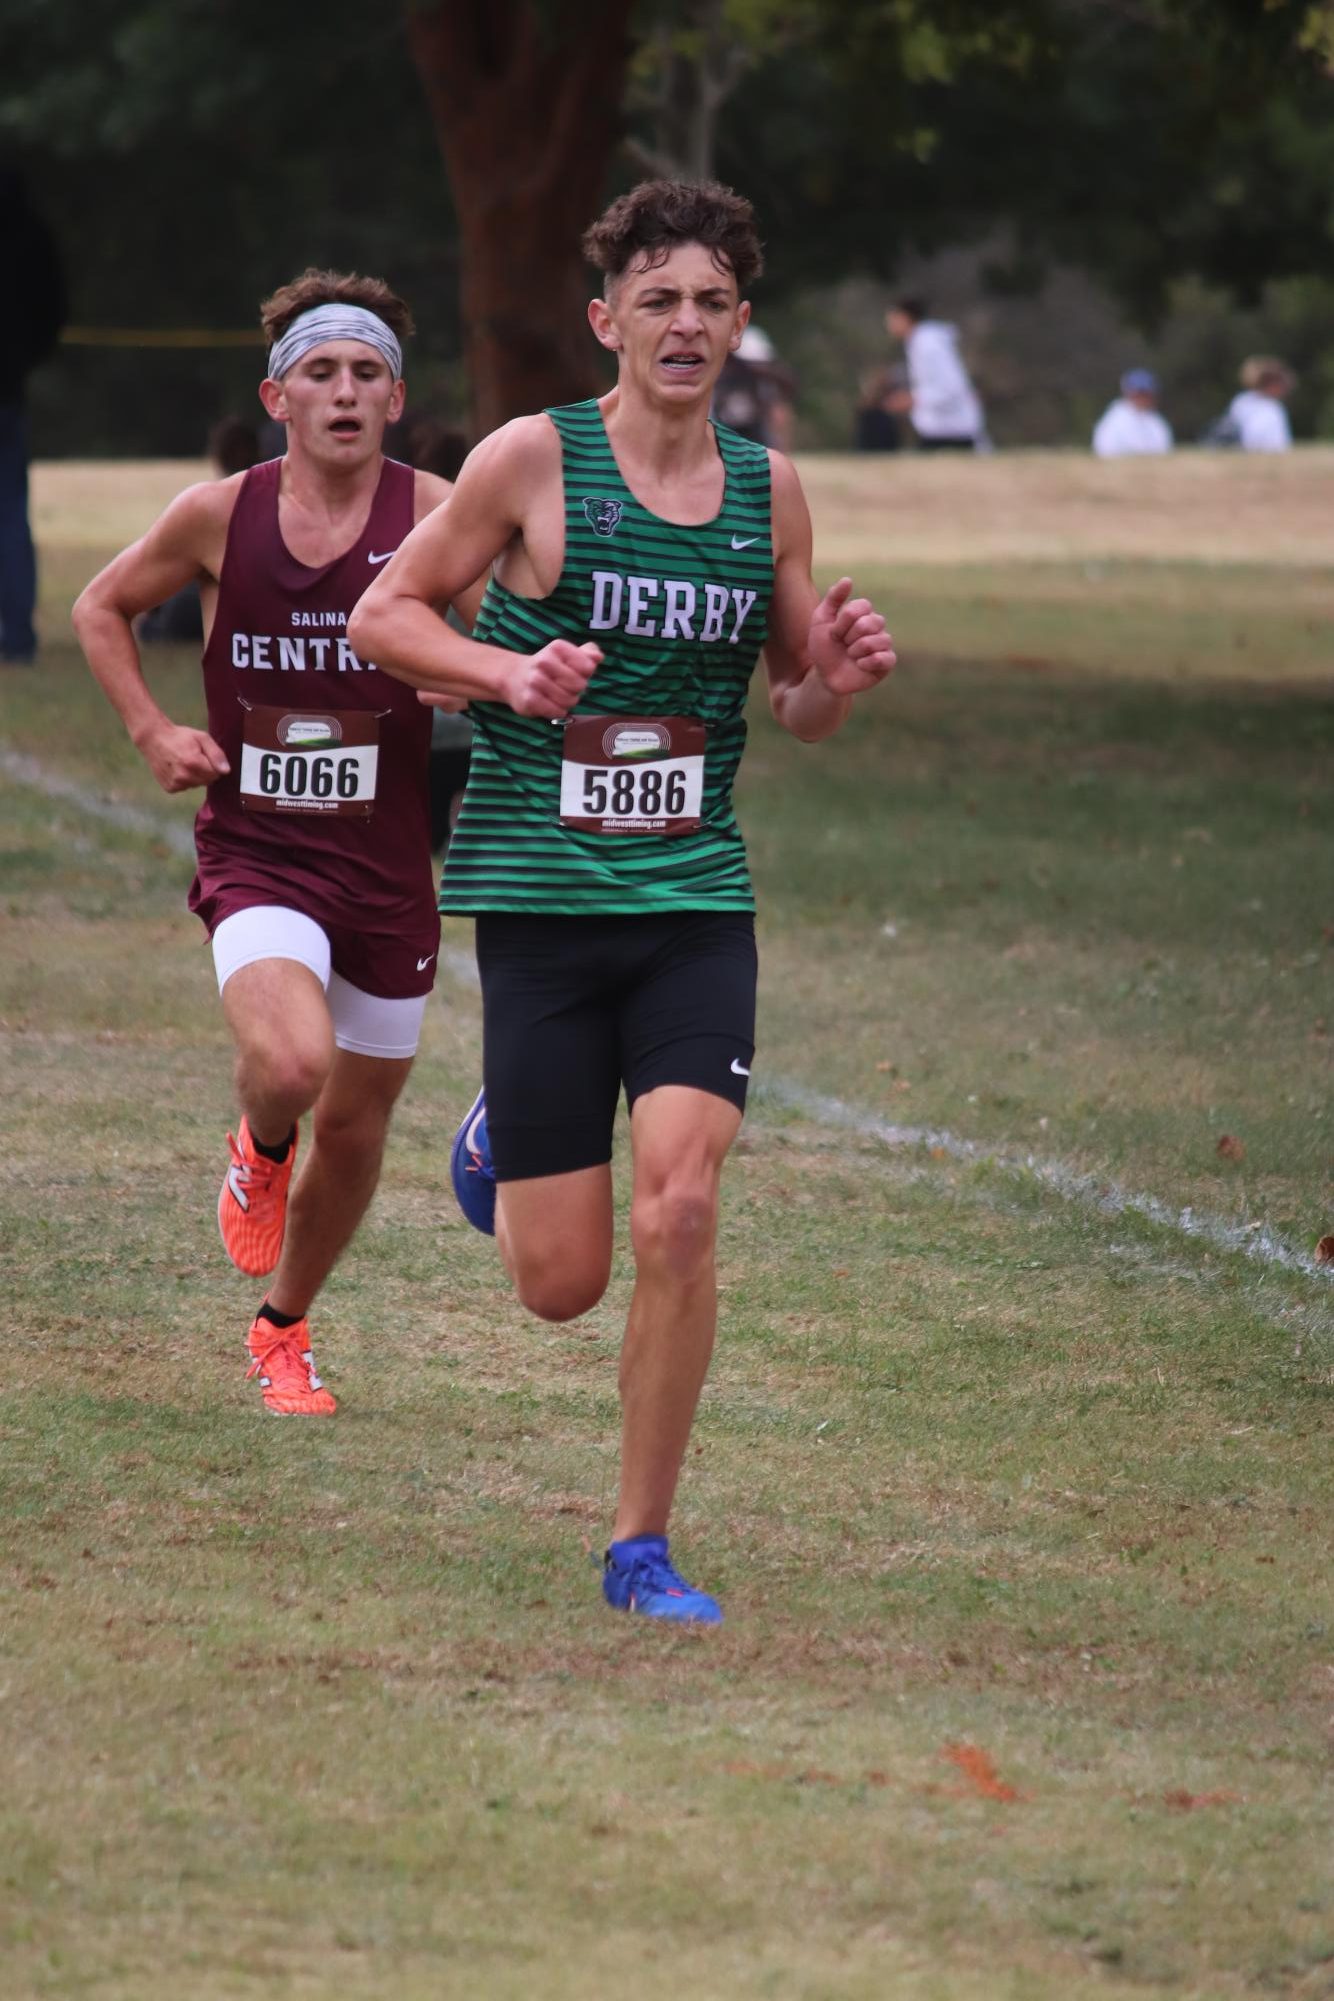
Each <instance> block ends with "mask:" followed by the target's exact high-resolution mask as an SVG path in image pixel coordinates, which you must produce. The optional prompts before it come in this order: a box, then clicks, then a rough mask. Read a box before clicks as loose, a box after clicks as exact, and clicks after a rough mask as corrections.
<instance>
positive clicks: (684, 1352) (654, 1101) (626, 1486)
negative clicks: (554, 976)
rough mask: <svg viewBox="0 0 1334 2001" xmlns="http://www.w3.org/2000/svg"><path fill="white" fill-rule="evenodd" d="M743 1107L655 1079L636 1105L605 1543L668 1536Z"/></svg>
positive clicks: (704, 1366)
mask: <svg viewBox="0 0 1334 2001" xmlns="http://www.w3.org/2000/svg"><path fill="white" fill-rule="evenodd" d="M740 1125H741V1113H740V1112H739V1111H738V1109H737V1108H736V1106H735V1105H732V1104H729V1103H728V1102H727V1100H726V1099H725V1098H716V1097H714V1096H712V1095H711V1094H710V1093H709V1092H707V1091H695V1090H689V1089H686V1088H685V1087H684V1086H679V1085H665V1086H663V1087H661V1088H660V1089H658V1090H656V1091H648V1092H646V1093H645V1094H644V1096H643V1097H642V1098H639V1099H637V1100H636V1102H635V1108H634V1111H633V1113H632V1115H631V1121H630V1130H631V1136H632V1139H633V1143H634V1163H635V1168H634V1174H635V1179H634V1198H633V1203H632V1207H631V1214H630V1229H631V1236H632V1239H633V1242H634V1248H635V1290H634V1297H633V1299H632V1300H631V1303H630V1317H629V1320H628V1322H627V1324H626V1329H625V1340H624V1344H623V1346H622V1349H621V1376H620V1386H621V1488H620V1500H619V1503H618V1506H617V1510H616V1525H615V1528H614V1530H613V1532H612V1539H613V1541H618V1542H619V1541H623V1540H625V1539H627V1538H628V1537H630V1536H641V1535H666V1533H667V1519H668V1516H669V1515H670V1513H671V1508H672V1501H673V1499H674V1497H675V1494H676V1483H677V1480H678V1478H679V1477H680V1472H681V1464H682V1461H683V1460H684V1458H685V1452H686V1446H687V1444H688V1443H689V1439H690V1428H691V1425H692V1424H693V1423H694V1419H695V1410H696V1407H697V1405H698V1403H699V1397H700V1391H701V1390H702V1389H703V1387H704V1378H705V1376H706V1375H707V1374H708V1368H709V1360H710V1357H711V1356H712V1354H713V1342H714V1332H715V1329H716V1326H717V1319H718V1295H717V1280H716V1274H715V1265H714V1245H715V1242H716V1239H717V1231H718V1190H719V1181H720V1177H721V1174H722V1166H723V1162H724V1160H725V1159H726V1157H727V1152H728V1149H729V1148H730V1146H731V1144H732V1141H733V1140H734V1139H735V1138H736V1135H737V1132H738V1130H739V1128H740Z"/></svg>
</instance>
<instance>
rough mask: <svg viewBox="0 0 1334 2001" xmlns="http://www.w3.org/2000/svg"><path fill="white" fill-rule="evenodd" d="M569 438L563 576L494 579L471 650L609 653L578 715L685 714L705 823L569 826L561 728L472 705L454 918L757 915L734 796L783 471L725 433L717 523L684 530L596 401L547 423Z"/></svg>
mask: <svg viewBox="0 0 1334 2001" xmlns="http://www.w3.org/2000/svg"><path fill="white" fill-rule="evenodd" d="M546 414H547V415H548V416H549V417H550V419H551V421H552V423H553V424H554V425H555V426H556V429H557V430H558V431H559V433H560V437H561V454H562V468H563V474H564V484H565V561H564V564H563V566H562V569H561V573H560V577H559V580H558V581H557V584H556V588H555V589H554V590H553V591H552V593H551V595H550V596H549V597H545V598H524V597H518V596H516V595H515V594H514V592H512V591H508V590H506V589H505V587H504V585H503V584H500V583H498V582H496V581H495V579H494V578H493V579H492V581H491V583H490V584H489V585H488V587H487V591H486V596H485V598H484V599H483V601H482V607H481V610H480V612H479V613H478V617H477V623H476V625H475V627H474V629H473V637H474V638H476V639H479V640H484V641H485V642H486V643H487V644H488V645H491V646H501V647H505V648H507V649H509V650H510V651H511V652H515V653H535V652H537V650H538V649H539V648H540V647H542V646H544V645H545V644H546V643H547V642H548V641H549V640H552V639H568V640H571V641H573V643H574V644H575V645H580V644H582V643H583V642H584V641H585V640H590V639H591V640H593V641H595V642H596V643H597V645H598V646H600V647H601V649H602V652H603V655H604V659H603V662H602V665H601V666H600V667H599V668H598V670H597V672H596V673H595V674H594V676H593V678H592V679H591V681H590V682H589V684H588V687H587V688H586V689H585V691H584V694H583V697H582V699H581V700H580V703H579V706H578V709H577V710H576V712H575V713H576V714H577V715H580V716H586V715H607V716H619V715H634V716H687V717H693V718H696V719H697V720H699V721H701V722H703V724H704V725H705V729H706V733H707V734H706V739H705V750H704V782H703V796H702V804H701V809H700V825H699V827H698V829H696V830H695V831H693V832H690V833H678V834H672V835H669V836H666V837H663V836H661V835H656V834H603V833H594V832H586V831H583V830H581V829H579V828H576V827H570V826H565V825H562V824H561V820H560V793H561V776H560V773H561V751H562V739H563V734H564V731H563V727H562V726H561V725H560V724H557V723H552V722H549V721H546V720H544V719H542V718H539V717H528V716H517V715H515V713H514V711H513V710H512V709H510V708H508V707H507V706H506V705H505V704H504V703H499V702H474V703H473V704H472V705H471V707H470V710H469V713H470V714H471V716H472V718H473V721H474V723H475V725H476V735H475V737H474V740H473V751H472V765H471V769H470V772H469V776H468V788H467V792H466V794H465V796H464V801H463V810H462V813H461V814H460V816H459V822H458V826H457V827H456V829H455V831H454V835H453V838H452V840H451V841H450V844H449V852H448V855H447V857H446V860H445V870H444V876H443V880H442V882H441V887H440V908H441V909H442V910H444V911H449V912H453V913H456V914H465V913H469V912H474V911H482V910H509V911H531V912H535V913H536V912H541V913H545V914H548V915H555V916H594V915H618V914H624V915H631V916H634V915H640V914H647V913H652V912H662V911H671V910H753V909H754V908H755V898H754V892H753V891H752V889H751V885H750V874H749V871H748V869H747V867H746V852H745V846H744V844H743V842H742V838H741V830H740V828H739V827H738V826H737V823H736V816H735V814H734V812H733V810H732V783H733V780H734V779H735V777H736V770H737V766H738V764H739V763H740V762H741V753H742V750H743V749H744V747H745V741H746V725H745V722H744V721H743V720H742V713H741V712H742V709H743V707H744V705H745V700H746V691H747V687H748V685H749V682H750V677H751V673H752V671H753V669H754V666H755V662H756V659H757V658H758V656H759V652H760V648H761V647H762V646H763V644H764V637H765V628H766V622H767V618H768V611H769V600H770V597H771V595H772V592H773V539H772V533H771V527H770V514H769V458H768V453H767V452H766V451H765V450H764V448H763V446H761V445H755V444H752V443H751V442H750V440H749V439H747V438H742V437H739V436H738V435H737V434H736V433H735V432H734V431H728V430H725V429H724V428H722V427H721V426H715V435H716V437H717V441H718V449H719V451H720V453H721V455H722V461H723V468H724V473H725V485H724V491H723V504H722V508H721V510H720V512H719V513H718V514H717V515H716V516H715V518H714V519H713V520H712V521H708V522H705V523H703V524H702V525H696V526H691V527H680V526H677V525H676V524H674V523H672V522H670V521H663V520H660V519H659V517H658V516H657V515H655V514H650V513H649V511H648V509H647V508H646V507H642V506H641V505H640V503H639V502H638V501H637V500H636V499H635V497H634V495H633V494H632V493H631V491H630V489H629V487H628V486H627V485H626V483H625V481H624V480H623V479H622V477H621V474H620V471H619V469H618V467H617V464H616V460H615V458H614V457H613V456H612V451H611V446H610V444H609V443H608V441H607V433H606V430H605V428H604V426H603V422H602V412H601V410H600V409H599V407H598V405H597V403H596V402H588V403H574V404H570V405H569V406H568V407H566V408H563V409H557V410H549V411H548V412H547V413H546Z"/></svg>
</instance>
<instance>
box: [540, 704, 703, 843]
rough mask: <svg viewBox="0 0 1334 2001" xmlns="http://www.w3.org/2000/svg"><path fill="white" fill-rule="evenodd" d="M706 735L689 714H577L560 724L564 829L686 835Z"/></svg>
mask: <svg viewBox="0 0 1334 2001" xmlns="http://www.w3.org/2000/svg"><path fill="white" fill-rule="evenodd" d="M704 746H705V730H704V725H703V723H701V722H698V721H696V719H695V718H694V717H693V716H577V717H574V718H572V719H571V720H570V721H569V722H567V723H566V725H565V742H564V748H563V751H562V755H561V767H560V819H561V825H562V826H563V827H578V828H580V829H581V830H582V831H583V832H585V833H590V834H688V833H693V832H694V830H695V829H696V828H697V827H698V826H699V824H700V814H701V811H702V808H703V800H704Z"/></svg>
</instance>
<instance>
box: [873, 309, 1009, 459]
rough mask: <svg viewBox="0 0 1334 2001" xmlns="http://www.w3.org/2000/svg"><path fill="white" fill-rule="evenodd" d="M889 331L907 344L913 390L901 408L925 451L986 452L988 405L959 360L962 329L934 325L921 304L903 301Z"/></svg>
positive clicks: (889, 317)
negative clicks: (985, 408) (984, 405)
mask: <svg viewBox="0 0 1334 2001" xmlns="http://www.w3.org/2000/svg"><path fill="white" fill-rule="evenodd" d="M885 325H886V326H887V327H888V329H889V331H890V333H891V334H892V335H893V337H894V339H895V340H898V341H902V343H903V351H904V354H905V355H906V357H907V361H908V388H907V390H906V391H905V392H904V393H903V395H902V396H901V397H900V398H899V399H898V400H897V403H896V407H897V408H900V409H902V410H905V411H907V412H908V414H909V415H910V416H911V418H912V427H913V429H914V431H916V433H917V442H918V444H919V445H920V446H921V448H922V449H923V451H928V452H943V451H961V452H970V451H972V452H975V451H978V450H985V449H986V448H987V445H988V442H989V441H988V439H987V431H986V423H985V420H984V418H983V416H982V405H981V403H980V402H979V401H978V396H977V391H976V390H975V389H974V388H973V385H972V383H971V382H970V381H969V379H968V370H967V369H966V368H965V367H964V365H963V362H962V360H961V359H960V356H959V333H958V329H957V328H956V327H952V326H948V325H947V324H946V323H945V321H944V320H932V319H928V318H927V308H926V305H925V302H924V301H923V300H921V299H899V300H897V301H896V302H895V304H894V305H892V306H891V307H890V309H889V311H888V312H887V313H886V314H885Z"/></svg>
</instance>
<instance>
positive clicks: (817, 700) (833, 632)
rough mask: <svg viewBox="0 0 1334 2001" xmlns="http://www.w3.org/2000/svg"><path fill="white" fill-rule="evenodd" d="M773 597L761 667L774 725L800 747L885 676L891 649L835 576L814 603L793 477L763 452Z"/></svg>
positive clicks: (805, 527) (880, 624)
mask: <svg viewBox="0 0 1334 2001" xmlns="http://www.w3.org/2000/svg"><path fill="white" fill-rule="evenodd" d="M769 462H770V466H771V468H772V478H773V536H774V594H773V600H772V603H771V605H770V608H769V636H768V638H767V640H766V641H765V647H764V664H765V668H766V671H767V673H768V677H769V703H770V706H771V708H772V709H773V713H774V717H775V719H776V721H778V722H779V723H781V724H782V726H783V728H784V729H785V730H790V731H791V733H792V735H793V736H795V737H799V738H800V739H801V741H802V742H803V743H818V742H819V740H820V739H821V738H822V737H827V736H832V735H833V733H834V731H835V730H836V729H839V728H841V726H842V725H843V723H844V722H846V721H847V717H848V712H849V710H850V708H851V706H852V697H853V696H854V695H861V694H864V693H865V692H866V691H867V690H868V689H870V688H874V687H876V686H878V685H879V683H880V682H881V681H883V680H884V678H885V676H886V675H887V674H889V673H892V671H893V668H894V643H893V641H892V640H891V638H890V636H889V633H888V632H887V631H886V629H885V621H884V619H883V618H882V617H881V616H880V613H879V612H878V611H876V610H875V609H874V607H873V606H872V605H871V603H870V601H869V600H868V599H866V598H854V597H853V596H852V581H851V579H850V578H849V577H841V578H840V579H839V581H838V582H837V583H836V584H834V585H833V586H832V587H831V588H830V589H829V590H828V591H826V592H825V595H824V596H823V597H821V596H820V595H819V593H818V591H817V590H816V588H815V585H814V584H813V583H812V581H811V517H810V511H809V509H808V508H807V506H806V496H805V495H804V494H803V492H802V490H801V483H800V481H799V480H798V478H797V475H796V471H795V469H794V467H793V465H792V463H791V461H790V460H789V459H787V458H784V457H783V455H782V453H780V452H770V454H769Z"/></svg>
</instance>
